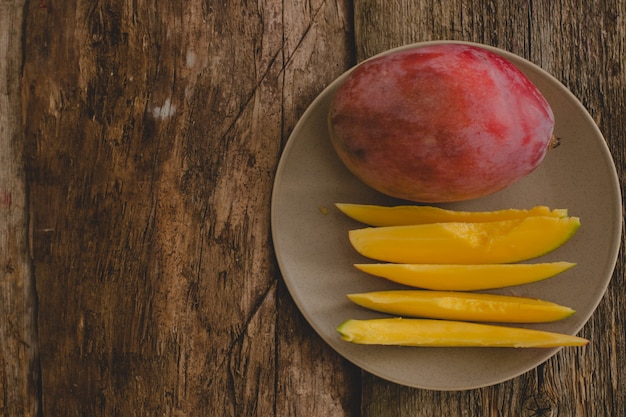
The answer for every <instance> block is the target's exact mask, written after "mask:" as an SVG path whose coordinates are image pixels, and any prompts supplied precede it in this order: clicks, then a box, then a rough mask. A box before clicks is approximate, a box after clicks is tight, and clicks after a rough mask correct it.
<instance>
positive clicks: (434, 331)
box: [337, 318, 589, 348]
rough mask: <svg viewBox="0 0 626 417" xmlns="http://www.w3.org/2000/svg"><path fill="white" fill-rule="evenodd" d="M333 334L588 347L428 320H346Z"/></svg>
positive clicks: (534, 333)
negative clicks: (336, 332)
mask: <svg viewBox="0 0 626 417" xmlns="http://www.w3.org/2000/svg"><path fill="white" fill-rule="evenodd" d="M337 331H338V332H339V333H340V334H341V337H342V339H343V340H345V341H347V342H352V343H358V344H364V345H400V346H430V347H472V346H479V347H516V348H551V347H560V346H585V345H587V344H588V343H589V341H588V340H587V339H584V338H581V337H577V336H570V335H566V334H560V333H553V332H547V331H542V330H534V329H525V328H519V327H508V326H501V325H493V324H484V323H469V322H461V321H450V320H432V319H403V318H384V319H370V320H347V321H345V322H343V323H342V324H341V325H340V326H339V327H338V328H337Z"/></svg>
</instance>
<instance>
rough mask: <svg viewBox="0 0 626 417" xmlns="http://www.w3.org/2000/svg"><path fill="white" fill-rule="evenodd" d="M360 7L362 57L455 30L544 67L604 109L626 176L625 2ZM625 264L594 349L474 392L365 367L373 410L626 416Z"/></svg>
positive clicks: (590, 333) (598, 114)
mask: <svg viewBox="0 0 626 417" xmlns="http://www.w3.org/2000/svg"><path fill="white" fill-rule="evenodd" d="M354 9H355V39H356V50H357V57H358V60H363V59H365V58H368V57H370V56H372V55H374V54H376V53H379V52H382V51H384V50H386V49H389V48H392V47H396V46H400V45H403V44H406V43H411V42H419V41H426V40H434V39H454V40H465V41H472V42H479V43H484V44H488V45H491V46H496V47H499V48H502V49H505V50H509V51H510V52H513V53H515V54H517V55H520V56H522V57H524V58H526V59H529V60H530V61H532V62H534V63H536V64H537V65H539V66H541V67H542V68H543V69H545V70H546V71H548V72H549V73H551V74H553V75H554V76H555V77H557V78H558V79H559V80H560V81H561V82H562V83H563V84H564V85H566V86H567V87H568V88H569V89H570V90H571V91H572V92H573V93H574V94H575V95H576V96H577V97H579V99H580V100H581V102H582V103H583V104H584V105H585V106H586V108H587V109H588V110H589V112H590V114H591V115H592V116H593V117H594V119H595V120H596V122H597V123H598V125H599V127H600V129H601V131H602V132H603V134H604V135H605V138H606V140H607V143H608V145H609V148H610V149H611V151H612V154H613V155H614V158H615V160H616V165H617V168H618V175H619V177H620V179H621V180H622V183H623V178H624V171H623V166H624V138H623V126H624V125H625V123H626V120H625V116H624V115H623V110H622V109H623V103H624V102H625V101H624V92H625V91H626V86H625V85H624V83H625V82H626V77H625V75H624V74H625V73H626V72H625V68H624V64H623V58H622V57H623V56H624V52H625V51H624V45H625V44H626V43H625V42H624V41H625V38H626V27H625V25H624V15H623V10H626V3H624V2H623V1H613V2H606V3H604V4H603V5H602V7H600V8H598V5H593V6H591V5H587V4H583V3H580V2H577V1H561V2H522V1H514V2H506V3H496V2H491V1H470V2H458V1H447V2H440V3H424V2H411V1H398V2H390V3H384V4H383V2H378V1H373V0H355V2H354ZM618 11H622V12H618ZM622 265H623V258H622V257H620V260H619V262H618V267H617V268H616V270H615V273H614V277H613V280H612V282H611V285H610V287H609V289H608V291H607V294H606V296H605V297H604V299H603V301H602V303H601V305H600V306H599V308H598V309H597V311H596V312H595V314H594V315H593V317H592V318H591V320H590V321H589V323H588V324H587V325H586V326H585V328H584V329H583V331H582V335H583V336H584V337H587V338H589V339H591V341H592V343H591V346H590V347H589V348H588V349H585V350H584V351H576V350H567V349H564V350H562V351H560V352H559V353H558V354H557V355H556V356H555V357H553V358H552V359H550V360H549V361H548V362H546V363H545V364H543V365H541V366H539V367H538V368H537V369H535V370H533V371H530V372H528V373H526V374H524V375H522V376H520V377H518V378H515V379H513V380H511V381H508V382H505V383H502V384H499V385H496V386H493V387H488V388H484V389H479V390H473V391H467V392H458V393H457V392H433V391H427V390H417V389H410V388H406V387H401V386H398V385H395V384H391V383H387V382H385V381H381V380H380V379H378V378H375V377H372V376H368V375H365V377H364V381H363V399H364V402H363V405H362V407H363V415H364V416H388V415H396V416H409V415H410V416H465V415H489V416H556V415H559V416H561V415H563V416H615V415H621V414H622V413H623V410H626V367H625V366H624V362H623V359H622V358H623V354H624V337H623V327H624V314H623V310H624V308H623V300H624V299H625V297H626V290H625V289H624V286H623V282H624V270H623V266H622ZM592 381H596V382H592Z"/></svg>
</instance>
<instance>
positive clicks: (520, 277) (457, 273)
mask: <svg viewBox="0 0 626 417" xmlns="http://www.w3.org/2000/svg"><path fill="white" fill-rule="evenodd" d="M575 265H576V264H575V263H572V262H545V263H534V264H483V265H449V264H448V265H445V264H395V263H375V264H355V265H354V266H355V267H356V268H358V269H359V270H361V271H363V272H365V273H368V274H370V275H375V276H378V277H381V278H385V279H388V280H390V281H393V282H396V283H398V284H402V285H407V286H409V287H417V288H425V289H429V290H450V291H476V290H486V289H492V288H504V287H510V286H513V285H522V284H528V283H531V282H537V281H541V280H544V279H547V278H551V277H553V276H555V275H557V274H560V273H561V272H564V271H566V270H568V269H570V268H572V267H574V266H575Z"/></svg>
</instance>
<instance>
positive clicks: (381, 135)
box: [329, 44, 554, 203]
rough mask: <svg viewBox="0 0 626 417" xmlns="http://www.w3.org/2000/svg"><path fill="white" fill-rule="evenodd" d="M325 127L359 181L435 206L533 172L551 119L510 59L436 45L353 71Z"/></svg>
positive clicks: (380, 59) (368, 63) (541, 99)
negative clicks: (328, 129) (327, 127)
mask: <svg viewBox="0 0 626 417" xmlns="http://www.w3.org/2000/svg"><path fill="white" fill-rule="evenodd" d="M329 128H330V136H331V141H332V144H333V147H334V148H335V150H336V152H337V154H338V156H339V157H340V159H341V160H342V161H343V163H344V164H345V165H346V167H347V168H348V169H349V170H350V171H351V172H352V173H353V174H354V175H356V176H357V177H358V178H359V179H361V180H362V181H363V182H364V183H365V184H367V185H369V186H370V187H372V188H374V189H376V190H378V191H380V192H382V193H384V194H387V195H390V196H393V197H397V198H401V199H406V200H412V201H417V202H425V203H436V202H452V201H463V200H469V199H475V198H479V197H483V196H486V195H489V194H492V193H495V192H497V191H500V190H502V189H504V188H506V187H508V186H509V185H511V184H513V183H514V182H516V181H517V180H519V179H521V178H523V177H524V176H526V175H528V174H529V173H531V172H532V171H533V170H534V169H535V168H536V167H537V166H538V165H539V164H540V163H541V162H542V160H543V159H544V157H545V155H546V152H547V151H548V149H549V148H550V144H551V140H552V139H551V138H552V135H553V130H554V115H553V113H552V109H551V108H550V105H549V104H548V102H547V101H546V99H545V98H544V97H543V96H542V94H541V93H540V92H539V90H538V89H537V88H536V87H535V85H534V84H533V83H532V82H531V81H530V80H529V79H528V78H527V77H526V76H525V75H524V74H523V73H522V72H521V71H519V70H518V69H517V68H516V67H515V66H514V65H513V64H512V63H510V62H509V61H508V60H506V59H504V58H503V57H501V56H499V55H497V54H495V53H493V52H491V51H488V50H486V49H483V48H480V47H476V46H473V45H465V44H437V45H431V46H425V47H419V48H414V49H410V50H404V51H400V52H394V53H391V54H389V55H385V56H382V57H378V58H374V59H371V60H369V61H365V62H364V63H362V64H361V65H359V66H358V67H356V68H355V69H354V70H353V71H352V72H351V73H350V74H349V75H348V77H347V78H346V80H345V81H344V82H343V83H342V85H341V86H340V87H339V88H338V90H337V91H336V93H335V95H334V97H333V99H332V102H331V107H330V110H329Z"/></svg>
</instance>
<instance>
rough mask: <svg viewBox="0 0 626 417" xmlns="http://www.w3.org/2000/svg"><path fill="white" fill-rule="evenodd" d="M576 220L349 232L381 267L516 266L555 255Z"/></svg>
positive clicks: (534, 219) (541, 219) (538, 218)
mask: <svg viewBox="0 0 626 417" xmlns="http://www.w3.org/2000/svg"><path fill="white" fill-rule="evenodd" d="M579 226H580V220H579V219H578V217H566V218H558V217H548V216H533V217H527V218H525V219H521V220H506V221H499V222H486V223H463V222H452V223H432V224H424V225H413V226H390V227H368V228H364V229H356V230H351V231H349V233H348V236H349V239H350V243H351V244H352V246H353V247H354V249H355V250H356V251H357V252H358V253H360V254H361V255H363V256H365V257H368V258H371V259H376V260H378V261H385V262H395V263H417V264H420V263H421V264H493V263H514V262H519V261H524V260H527V259H532V258H536V257H538V256H541V255H544V254H546V253H548V252H551V251H554V250H556V249H557V248H559V247H560V246H561V245H563V244H564V243H565V242H566V241H568V240H569V239H570V238H571V237H572V236H573V235H574V234H575V233H576V231H577V230H578V228H579Z"/></svg>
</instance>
